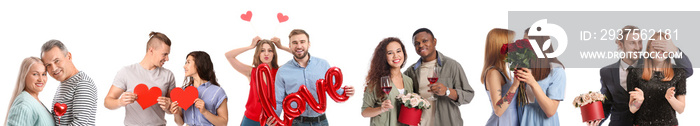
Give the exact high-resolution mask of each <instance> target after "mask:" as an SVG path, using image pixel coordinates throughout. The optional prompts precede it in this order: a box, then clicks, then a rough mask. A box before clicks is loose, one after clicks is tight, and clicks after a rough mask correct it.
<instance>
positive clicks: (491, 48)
mask: <svg viewBox="0 0 700 126" xmlns="http://www.w3.org/2000/svg"><path fill="white" fill-rule="evenodd" d="M514 38H515V31H512V30H508V29H501V28H494V29H491V31H489V34H488V35H486V48H485V49H484V68H483V69H482V70H481V83H482V84H484V83H485V82H486V80H484V76H486V72H487V71H488V70H489V67H491V66H493V68H494V69H497V70H500V71H501V72H506V62H505V61H503V60H505V59H506V55H504V54H501V46H503V44H508V43H510V42H512V41H513V39H514ZM506 79H508V80H510V77H508V76H506Z"/></svg>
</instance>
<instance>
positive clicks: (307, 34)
mask: <svg viewBox="0 0 700 126" xmlns="http://www.w3.org/2000/svg"><path fill="white" fill-rule="evenodd" d="M299 34H304V35H306V39H309V33H306V31H304V30H301V29H294V30H292V32H290V33H289V38H290V39H291V38H292V36H294V35H299Z"/></svg>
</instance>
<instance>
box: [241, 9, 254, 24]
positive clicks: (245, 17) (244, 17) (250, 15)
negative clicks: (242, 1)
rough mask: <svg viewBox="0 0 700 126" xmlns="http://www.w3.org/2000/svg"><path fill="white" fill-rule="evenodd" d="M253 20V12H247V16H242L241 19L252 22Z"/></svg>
mask: <svg viewBox="0 0 700 126" xmlns="http://www.w3.org/2000/svg"><path fill="white" fill-rule="evenodd" d="M251 18H253V12H250V11H248V12H245V14H241V19H243V20H244V21H247V22H250V19H251Z"/></svg>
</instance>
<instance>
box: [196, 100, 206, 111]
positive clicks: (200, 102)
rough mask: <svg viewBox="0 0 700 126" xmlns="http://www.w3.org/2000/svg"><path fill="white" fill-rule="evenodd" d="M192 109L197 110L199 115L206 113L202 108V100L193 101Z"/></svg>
mask: <svg viewBox="0 0 700 126" xmlns="http://www.w3.org/2000/svg"><path fill="white" fill-rule="evenodd" d="M194 107H195V108H197V109H199V113H202V114H204V112H207V109H206V108H204V100H202V99H199V98H197V99H195V100H194Z"/></svg>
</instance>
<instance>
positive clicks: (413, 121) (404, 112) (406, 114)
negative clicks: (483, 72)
mask: <svg viewBox="0 0 700 126" xmlns="http://www.w3.org/2000/svg"><path fill="white" fill-rule="evenodd" d="M601 110H602V109H601ZM400 113H401V114H400V115H399V122H400V123H403V124H408V125H418V123H420V117H421V115H422V114H423V110H422V109H418V108H408V107H406V106H403V105H401V110H400Z"/></svg>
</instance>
